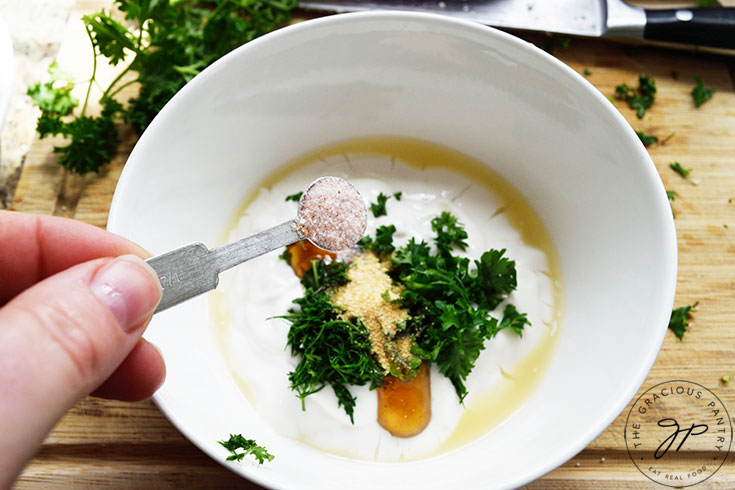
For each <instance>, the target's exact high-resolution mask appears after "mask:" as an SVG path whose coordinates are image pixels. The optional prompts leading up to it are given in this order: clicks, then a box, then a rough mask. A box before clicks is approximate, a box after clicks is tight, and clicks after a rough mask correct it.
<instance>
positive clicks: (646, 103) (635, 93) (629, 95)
mask: <svg viewBox="0 0 735 490" xmlns="http://www.w3.org/2000/svg"><path fill="white" fill-rule="evenodd" d="M615 96H616V97H617V98H619V99H621V100H624V101H625V102H627V103H628V107H630V108H631V109H635V111H636V115H637V116H638V119H643V116H644V115H645V114H646V110H647V109H649V108H650V107H651V106H652V105H653V101H654V100H656V81H655V80H654V79H653V78H651V77H647V76H644V75H638V88H637V89H634V88H632V87H629V86H628V85H627V84H625V83H621V84H620V85H618V86H617V87H615Z"/></svg>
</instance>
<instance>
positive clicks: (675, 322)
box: [669, 301, 699, 340]
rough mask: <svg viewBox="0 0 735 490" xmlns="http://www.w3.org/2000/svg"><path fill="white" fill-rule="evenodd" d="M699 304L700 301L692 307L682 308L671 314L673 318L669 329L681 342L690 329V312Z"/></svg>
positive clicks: (670, 320)
mask: <svg viewBox="0 0 735 490" xmlns="http://www.w3.org/2000/svg"><path fill="white" fill-rule="evenodd" d="M698 304H699V301H695V302H694V304H692V305H688V306H682V307H680V308H676V309H674V310H673V311H672V312H671V318H670V319H669V328H670V329H671V330H672V331H673V332H674V334H675V335H676V336H677V337H678V338H679V340H681V339H683V338H684V333H685V332H686V331H687V328H689V321H688V318H689V316H690V312H691V311H692V309H693V308H695V307H696V306H697V305H698Z"/></svg>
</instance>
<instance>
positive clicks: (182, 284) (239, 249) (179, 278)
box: [146, 220, 301, 313]
mask: <svg viewBox="0 0 735 490" xmlns="http://www.w3.org/2000/svg"><path fill="white" fill-rule="evenodd" d="M294 225H295V220H290V221H286V222H285V223H281V224H280V225H278V226H274V227H273V228H270V229H268V230H265V231H261V232H260V233H256V234H255V235H251V236H249V237H245V238H243V239H241V240H238V241H236V242H232V243H228V244H227V245H222V246H221V247H217V248H215V249H212V250H210V249H208V248H207V247H206V246H205V245H204V244H203V243H192V244H189V245H185V246H183V247H181V248H178V249H176V250H172V251H171V252H166V253H165V254H161V255H157V256H155V257H151V258H150V259H148V260H147V261H146V262H148V265H150V266H151V267H153V270H155V271H156V273H157V274H158V278H159V280H160V281H161V286H163V297H162V298H161V302H160V303H159V304H158V307H157V308H156V311H155V312H156V313H158V312H160V311H163V310H165V309H167V308H170V307H172V306H174V305H177V304H179V303H181V302H183V301H186V300H187V299H190V298H193V297H194V296H199V295H200V294H203V293H206V292H207V291H211V290H213V289H214V288H216V287H217V283H219V273H220V272H222V271H226V270H227V269H230V268H232V267H234V266H236V265H238V264H241V263H243V262H245V261H247V260H250V259H252V258H255V257H258V256H259V255H263V254H265V253H268V252H271V251H273V250H276V249H277V248H281V247H285V246H286V245H290V244H292V243H295V242H297V241H299V240H301V236H300V235H299V234H298V233H297V232H296V229H295V227H294Z"/></svg>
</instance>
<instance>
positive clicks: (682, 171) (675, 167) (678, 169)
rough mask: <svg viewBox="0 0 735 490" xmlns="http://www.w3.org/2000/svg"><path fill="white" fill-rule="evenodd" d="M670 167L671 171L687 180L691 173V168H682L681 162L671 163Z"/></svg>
mask: <svg viewBox="0 0 735 490" xmlns="http://www.w3.org/2000/svg"><path fill="white" fill-rule="evenodd" d="M669 167H671V170H673V171H674V172H676V173H677V174H679V175H681V176H682V178H685V179H686V178H687V176H688V175H689V174H690V173H691V171H692V169H691V168H684V167H682V166H681V164H680V163H679V162H671V163H669Z"/></svg>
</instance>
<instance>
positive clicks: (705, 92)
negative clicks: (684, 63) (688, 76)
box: [692, 75, 717, 107]
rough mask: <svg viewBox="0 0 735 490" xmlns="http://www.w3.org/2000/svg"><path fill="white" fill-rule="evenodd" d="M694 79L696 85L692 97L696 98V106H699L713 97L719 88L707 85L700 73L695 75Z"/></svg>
mask: <svg viewBox="0 0 735 490" xmlns="http://www.w3.org/2000/svg"><path fill="white" fill-rule="evenodd" d="M694 81H695V82H696V85H694V88H693V89H692V99H694V107H699V106H701V105H702V104H704V103H705V102H707V101H708V100H709V99H711V98H712V96H713V95H714V93H715V92H717V89H716V88H707V87H705V86H704V82H703V81H702V77H700V76H699V75H695V76H694Z"/></svg>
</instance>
